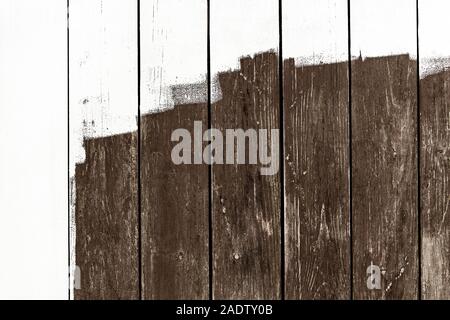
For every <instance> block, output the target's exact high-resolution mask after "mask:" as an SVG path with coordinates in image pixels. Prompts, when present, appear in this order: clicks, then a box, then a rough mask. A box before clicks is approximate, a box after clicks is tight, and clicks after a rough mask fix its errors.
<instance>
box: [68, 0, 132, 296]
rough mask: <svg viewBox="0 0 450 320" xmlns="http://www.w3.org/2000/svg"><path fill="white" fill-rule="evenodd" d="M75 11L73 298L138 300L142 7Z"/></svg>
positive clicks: (80, 5)
mask: <svg viewBox="0 0 450 320" xmlns="http://www.w3.org/2000/svg"><path fill="white" fill-rule="evenodd" d="M69 10H70V19H69V32H70V41H69V57H70V77H69V83H70V89H71V90H70V130H71V131H70V133H71V166H73V168H74V172H73V173H72V174H74V180H73V182H74V184H73V185H72V195H71V197H72V201H73V202H72V205H73V206H74V208H73V216H72V219H73V220H72V223H73V224H74V225H73V228H74V230H73V233H72V235H73V237H72V239H71V242H72V248H71V250H72V255H73V257H72V259H71V264H72V265H71V267H72V272H73V275H72V276H73V279H72V280H73V281H74V282H75V283H76V284H74V287H73V290H72V294H73V298H75V299H138V298H139V250H138V239H139V234H138V184H137V180H138V179H137V177H138V176H137V175H138V167H137V165H138V162H137V156H138V153H137V146H138V145H137V135H136V132H135V131H136V124H137V114H138V104H137V93H138V89H137V81H138V74H137V1H125V0H115V1H108V2H104V1H100V0H98V1H97V0H94V1H92V0H85V1H71V3H70V7H69ZM133 131H134V132H133ZM78 285H79V286H78Z"/></svg>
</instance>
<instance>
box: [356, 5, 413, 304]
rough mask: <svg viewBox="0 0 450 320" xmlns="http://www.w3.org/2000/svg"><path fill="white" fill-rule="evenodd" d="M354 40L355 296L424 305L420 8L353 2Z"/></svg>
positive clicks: (357, 297)
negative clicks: (415, 301)
mask: <svg viewBox="0 0 450 320" xmlns="http://www.w3.org/2000/svg"><path fill="white" fill-rule="evenodd" d="M351 37H352V54H353V55H354V56H358V55H360V56H359V58H356V59H355V60H354V61H352V74H351V100H352V110H351V112H352V119H351V121H352V159H353V161H352V202H353V212H352V214H353V226H352V228H353V233H352V235H353V236H352V241H353V275H354V276H353V289H354V290H353V296H354V298H356V299H417V297H418V296H417V294H418V207H417V202H418V198H417V194H418V185H417V184H418V183H417V179H418V176H417V170H418V168H417V123H416V117H417V68H416V66H417V63H416V61H415V60H413V58H414V57H413V56H411V55H410V54H411V53H413V54H414V53H415V52H416V45H417V43H416V4H415V1H414V0H403V1H395V2H392V1H373V0H364V1H359V0H358V1H351ZM361 54H362V56H363V57H362V56H361ZM370 56H372V58H370ZM374 56H375V57H374ZM377 56H378V57H377ZM377 267H378V268H379V270H378V269H377ZM378 271H379V272H378ZM368 272H369V273H368ZM369 276H370V277H371V278H370V279H369ZM377 277H379V282H380V286H379V287H378V285H377V283H378V279H377ZM368 284H369V285H368Z"/></svg>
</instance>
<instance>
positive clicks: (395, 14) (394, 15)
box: [350, 0, 417, 57]
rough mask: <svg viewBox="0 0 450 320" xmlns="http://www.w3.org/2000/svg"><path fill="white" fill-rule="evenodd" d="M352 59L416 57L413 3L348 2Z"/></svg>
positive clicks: (403, 0)
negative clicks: (359, 57) (390, 56)
mask: <svg viewBox="0 0 450 320" xmlns="http://www.w3.org/2000/svg"><path fill="white" fill-rule="evenodd" d="M350 9H351V33H352V56H354V57H357V56H359V55H360V53H361V55H362V56H363V57H375V56H386V55H393V54H402V53H409V54H410V56H411V57H416V52H417V41H416V36H417V34H416V0H395V1H392V0H352V1H351V5H350Z"/></svg>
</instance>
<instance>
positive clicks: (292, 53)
mask: <svg viewBox="0 0 450 320" xmlns="http://www.w3.org/2000/svg"><path fill="white" fill-rule="evenodd" d="M282 9H283V56H284V57H283V58H284V59H286V58H296V64H297V65H313V64H320V63H332V62H338V61H347V59H348V28H347V26H348V19H347V0H315V1H310V0H284V1H283V7H282Z"/></svg>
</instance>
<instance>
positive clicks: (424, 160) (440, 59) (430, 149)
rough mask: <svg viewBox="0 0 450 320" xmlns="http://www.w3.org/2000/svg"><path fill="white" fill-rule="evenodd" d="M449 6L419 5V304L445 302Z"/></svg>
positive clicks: (435, 0) (449, 276)
mask: <svg viewBox="0 0 450 320" xmlns="http://www.w3.org/2000/svg"><path fill="white" fill-rule="evenodd" d="M449 9H450V4H449V3H448V1H442V0H431V1H419V21H420V25H419V45H420V47H419V52H420V69H421V80H420V104H419V106H420V120H421V121H420V129H421V144H420V146H421V151H420V155H421V159H420V165H421V166H420V179H421V185H420V191H421V193H420V194H421V201H422V202H421V203H422V210H421V217H422V219H421V221H422V230H421V232H422V233H421V235H422V248H421V249H422V266H421V267H422V279H421V280H422V283H421V284H422V298H423V299H450V289H449V288H450V257H449V247H450V242H449V239H450V238H449V236H450V220H449V219H448V217H447V214H448V210H449V203H450V188H449V186H450V161H449V160H450V157H449V155H450V149H449V142H450V107H449V101H450V90H449V86H450V69H449V68H450V45H449V43H448V41H443V40H442V38H441V37H437V36H436V35H437V34H440V33H441V32H442V31H443V30H448V28H449V27H450V22H449V20H448V17H447V14H448V12H449Z"/></svg>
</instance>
